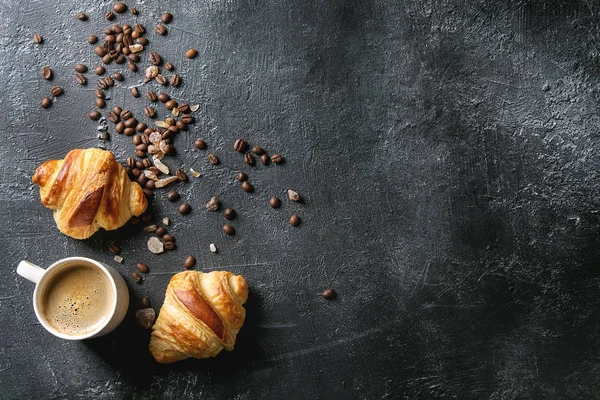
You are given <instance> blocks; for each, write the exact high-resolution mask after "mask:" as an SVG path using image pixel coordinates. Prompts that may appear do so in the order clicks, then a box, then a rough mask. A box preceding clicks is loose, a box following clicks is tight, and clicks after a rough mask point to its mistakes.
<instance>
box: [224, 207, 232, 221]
mask: <svg viewBox="0 0 600 400" xmlns="http://www.w3.org/2000/svg"><path fill="white" fill-rule="evenodd" d="M223 216H224V217H225V219H229V220H231V219H234V218H235V211H234V210H233V208H226V209H225V212H223Z"/></svg>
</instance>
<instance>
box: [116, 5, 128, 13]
mask: <svg viewBox="0 0 600 400" xmlns="http://www.w3.org/2000/svg"><path fill="white" fill-rule="evenodd" d="M113 10H115V12H116V13H119V14H121V13H124V12H125V11H127V5H126V4H125V3H115V5H114V6H113Z"/></svg>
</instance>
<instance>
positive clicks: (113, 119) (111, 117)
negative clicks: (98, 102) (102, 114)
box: [106, 111, 125, 133]
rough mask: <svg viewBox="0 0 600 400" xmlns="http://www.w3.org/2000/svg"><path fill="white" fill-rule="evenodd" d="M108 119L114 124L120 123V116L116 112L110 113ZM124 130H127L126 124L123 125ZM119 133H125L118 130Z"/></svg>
mask: <svg viewBox="0 0 600 400" xmlns="http://www.w3.org/2000/svg"><path fill="white" fill-rule="evenodd" d="M106 118H108V120H109V121H110V122H112V123H115V124H116V123H117V122H119V116H118V115H117V114H116V113H115V112H114V111H109V112H108V114H107V116H106ZM123 129H125V124H123ZM117 133H123V132H119V130H118V129H117Z"/></svg>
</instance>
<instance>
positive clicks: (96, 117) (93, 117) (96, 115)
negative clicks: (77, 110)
mask: <svg viewBox="0 0 600 400" xmlns="http://www.w3.org/2000/svg"><path fill="white" fill-rule="evenodd" d="M88 116H89V117H90V119H91V120H92V121H97V120H99V119H100V112H99V111H97V110H94V111H92V112H90V113H89V114H88Z"/></svg>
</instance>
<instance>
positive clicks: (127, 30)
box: [123, 24, 131, 35]
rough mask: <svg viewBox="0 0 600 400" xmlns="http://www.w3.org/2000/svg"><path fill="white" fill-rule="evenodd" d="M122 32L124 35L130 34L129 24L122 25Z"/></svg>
mask: <svg viewBox="0 0 600 400" xmlns="http://www.w3.org/2000/svg"><path fill="white" fill-rule="evenodd" d="M123 33H124V34H125V35H131V25H129V24H125V25H123Z"/></svg>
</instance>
